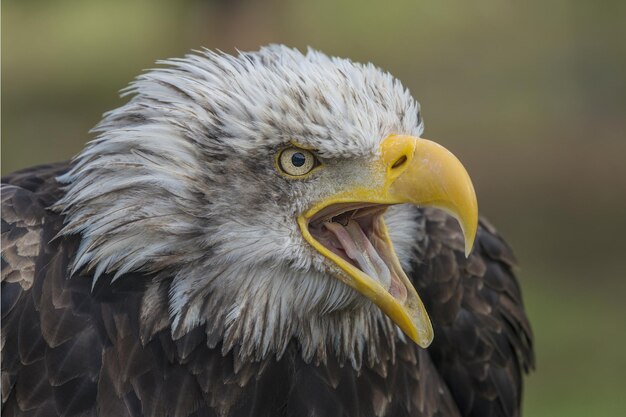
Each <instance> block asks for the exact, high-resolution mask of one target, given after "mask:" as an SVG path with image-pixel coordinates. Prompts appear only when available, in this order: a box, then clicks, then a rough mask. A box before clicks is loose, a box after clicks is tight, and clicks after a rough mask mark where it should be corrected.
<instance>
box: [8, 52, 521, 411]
mask: <svg viewBox="0 0 626 417" xmlns="http://www.w3.org/2000/svg"><path fill="white" fill-rule="evenodd" d="M160 64H164V65H161V66H160V68H159V69H154V70H151V71H147V72H145V73H144V74H143V75H141V76H139V77H138V78H137V79H136V80H135V81H134V82H133V83H132V84H131V85H130V86H129V87H128V88H127V89H126V90H124V93H123V95H125V96H130V97H131V98H130V100H129V101H128V102H127V103H126V104H124V105H123V106H121V107H119V108H117V109H115V110H113V111H111V112H108V113H106V114H105V115H104V117H103V120H102V121H101V122H100V123H99V124H98V126H97V127H96V128H95V129H94V130H95V132H96V133H97V137H96V138H95V140H93V141H92V142H90V143H89V144H88V145H87V147H86V148H85V149H84V150H83V151H82V152H81V153H80V154H79V155H78V156H77V157H76V158H74V159H73V160H72V161H71V162H67V163H60V164H54V165H46V166H39V167H35V168H30V169H26V170H23V171H19V172H16V173H13V174H10V175H8V176H6V177H5V178H3V180H2V404H3V411H2V415H3V416H13V415H20V416H22V415H24V416H107V417H108V416H160V417H165V416H172V417H186V416H219V417H227V416H298V417H300V416H310V417H316V416H330V417H332V416H337V417H339V416H344V417H352V416H378V417H380V416H481V417H485V416H518V415H520V402H521V393H522V375H523V373H524V372H525V371H528V369H529V368H530V367H532V364H533V351H532V335H531V329H530V326H529V323H528V320H527V318H526V315H525V313H524V310H523V306H522V299H521V295H520V288H519V285H518V282H517V280H516V278H515V276H514V274H513V272H512V270H513V267H514V264H515V260H514V257H513V255H512V253H511V250H510V249H509V247H508V246H507V244H506V243H505V242H504V241H503V240H502V239H501V238H500V237H499V235H498V234H497V233H496V231H495V230H494V229H493V228H492V227H491V226H490V225H489V224H488V223H486V222H485V221H483V220H479V219H478V209H477V203H476V197H475V193H474V189H473V186H472V183H471V181H470V178H469V176H468V174H467V172H466V170H465V169H464V168H463V166H462V165H461V163H460V162H459V161H458V160H457V159H456V157H454V156H453V155H452V154H451V153H450V152H448V151H447V150H446V149H445V148H443V147H442V146H440V145H438V144H436V143H435V142H432V141H429V140H426V139H422V138H421V135H422V131H423V123H422V117H421V115H420V108H419V104H418V103H417V102H416V101H415V100H414V99H413V98H412V97H411V95H410V93H409V92H408V90H407V89H405V88H404V87H403V86H402V84H401V83H400V82H399V81H398V80H397V79H395V78H393V77H392V76H391V75H389V74H388V73H385V72H383V71H381V70H380V69H378V68H377V67H375V66H373V65H371V64H367V65H362V64H358V63H354V62H352V61H349V60H346V59H340V58H332V57H328V56H326V55H324V54H322V53H320V52H317V51H315V50H309V51H308V52H307V53H306V54H303V53H301V52H299V51H297V50H293V49H289V48H287V47H284V46H278V45H273V46H269V47H265V48H262V49H261V50H259V51H256V52H246V53H240V54H239V55H238V56H229V55H226V54H223V53H214V52H211V51H208V50H203V51H198V52H194V53H191V54H189V55H187V56H185V57H184V58H181V59H172V60H168V61H163V62H160Z"/></svg>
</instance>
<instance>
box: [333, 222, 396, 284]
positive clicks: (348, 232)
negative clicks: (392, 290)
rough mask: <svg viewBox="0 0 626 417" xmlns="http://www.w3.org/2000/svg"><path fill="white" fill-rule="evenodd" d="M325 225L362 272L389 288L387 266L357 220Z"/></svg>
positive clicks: (389, 277) (389, 273) (389, 281)
mask: <svg viewBox="0 0 626 417" xmlns="http://www.w3.org/2000/svg"><path fill="white" fill-rule="evenodd" d="M325 226H326V228H327V229H328V230H330V231H331V232H332V233H333V234H334V235H335V237H336V238H337V240H339V243H340V244H341V246H342V247H343V250H345V251H346V254H347V255H348V257H349V258H350V259H352V260H353V261H354V262H356V264H357V265H358V267H359V268H360V269H361V270H362V271H363V272H365V273H366V274H367V275H369V276H370V277H372V278H374V279H376V280H378V282H380V284H381V285H382V286H383V288H385V289H389V286H390V285H391V272H390V271H389V267H388V266H387V264H386V263H385V261H384V260H383V259H382V258H381V257H380V255H379V253H378V251H377V250H376V248H374V246H373V245H372V242H370V240H369V239H368V238H367V236H366V235H365V232H363V229H362V228H361V225H360V224H359V223H358V222H357V221H355V220H350V221H348V224H347V225H346V226H343V225H342V224H340V223H337V222H328V223H326V224H325Z"/></svg>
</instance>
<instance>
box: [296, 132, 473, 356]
mask: <svg viewBox="0 0 626 417" xmlns="http://www.w3.org/2000/svg"><path fill="white" fill-rule="evenodd" d="M380 148H381V149H380V150H381V152H380V154H381V156H380V158H378V159H377V160H376V161H375V162H374V163H373V165H372V166H371V167H370V168H371V169H370V170H369V173H368V174H366V175H368V176H369V177H370V178H371V181H369V183H371V184H375V185H373V186H363V185H356V186H354V187H350V188H349V189H346V190H344V191H342V192H340V193H338V194H335V195H332V196H330V197H328V198H326V199H324V200H323V201H320V202H318V203H317V204H315V205H314V206H313V207H312V208H311V209H309V210H308V211H307V212H305V213H304V214H303V215H301V216H299V217H298V224H299V225H300V229H301V232H302V235H303V236H304V238H305V239H306V240H307V241H308V242H309V243H310V244H311V245H312V246H313V247H314V248H315V249H317V250H318V251H319V252H320V253H321V254H322V255H324V256H325V257H326V258H327V259H328V260H330V261H331V262H332V264H333V265H336V266H338V267H339V268H338V269H337V268H334V269H335V270H336V271H337V274H336V275H337V278H339V279H341V280H342V281H343V282H344V283H346V284H347V285H349V286H350V287H352V288H354V289H355V290H356V291H358V292H359V293H361V294H363V295H364V296H365V297H367V298H369V299H370V300H371V301H372V302H373V303H375V304H376V305H377V306H378V307H379V308H380V309H381V310H382V311H383V312H384V313H385V314H386V315H387V316H388V317H389V318H391V319H392V320H393V321H394V322H395V323H396V324H397V325H398V326H399V327H400V328H401V329H402V330H403V331H404V333H405V334H406V335H407V336H408V337H410V338H411V339H412V340H413V341H415V343H417V344H418V345H420V346H422V347H427V346H428V345H430V343H431V342H432V339H433V330H432V325H431V323H430V319H429V318H428V314H427V313H426V309H425V308H424V305H423V303H422V301H421V300H420V298H419V296H418V294H417V291H416V290H415V288H414V287H413V285H412V284H411V282H410V280H409V278H408V277H407V276H406V274H405V273H404V271H403V270H402V268H401V267H400V261H399V260H398V257H397V255H396V254H395V251H394V249H393V245H392V243H391V240H390V239H389V235H388V234H387V230H386V227H385V225H384V223H383V221H382V217H381V218H380V220H379V222H378V225H377V231H378V234H379V235H378V238H379V239H380V240H381V241H382V243H381V245H382V246H381V247H382V249H380V250H381V251H382V252H384V253H383V255H385V257H386V259H387V261H386V262H387V264H388V266H389V269H390V270H391V272H392V273H393V274H395V276H396V277H397V279H399V281H401V282H402V284H403V285H404V286H405V287H406V294H403V297H394V296H393V295H392V294H391V293H390V292H389V291H388V289H385V288H384V287H383V286H382V285H381V283H380V282H379V281H378V280H376V279H374V278H373V277H371V276H369V275H367V274H366V273H365V272H363V271H362V270H360V269H359V268H357V267H355V266H354V265H353V264H351V263H350V262H348V261H346V260H345V259H343V258H342V257H341V256H338V255H337V254H336V253H334V252H333V251H331V250H329V249H328V248H327V247H325V246H324V245H323V244H321V243H320V242H318V241H317V240H316V239H315V238H314V237H313V236H312V234H311V233H310V230H309V222H310V221H311V219H312V218H313V217H314V216H315V215H316V213H319V212H320V211H321V210H323V209H326V208H328V207H329V206H331V205H336V204H346V203H348V204H350V203H359V204H361V203H372V204H383V205H390V204H401V203H410V204H414V205H417V206H432V207H437V208H441V209H443V210H445V211H446V212H448V213H450V214H451V215H452V216H454V217H455V218H456V219H457V220H458V222H459V223H460V225H461V228H462V230H463V235H464V237H465V255H466V256H468V255H469V253H470V251H471V249H472V245H473V242H474V237H475V235H476V229H477V227H478V205H477V202H476V194H475V192H474V187H473V186H472V182H471V180H470V177H469V175H468V173H467V171H466V170H465V168H464V167H463V165H462V164H461V163H460V162H459V160H458V159H457V158H456V157H455V156H454V155H453V154H452V153H450V152H449V151H448V150H447V149H445V148H444V147H442V146H440V145H438V144H436V143H435V142H431V141H429V140H426V139H420V138H416V137H412V136H402V135H392V136H389V137H387V138H386V139H384V140H383V141H382V142H381V145H380ZM364 175H365V174H364ZM404 295H406V296H404Z"/></svg>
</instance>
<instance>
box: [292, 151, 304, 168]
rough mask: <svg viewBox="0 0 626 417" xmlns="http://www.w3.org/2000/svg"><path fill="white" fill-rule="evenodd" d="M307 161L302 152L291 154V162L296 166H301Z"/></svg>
mask: <svg viewBox="0 0 626 417" xmlns="http://www.w3.org/2000/svg"><path fill="white" fill-rule="evenodd" d="M305 162H306V158H305V157H304V155H302V154H301V153H300V152H296V153H294V154H293V155H291V163H292V164H293V166H295V167H301V166H302V165H304V163H305Z"/></svg>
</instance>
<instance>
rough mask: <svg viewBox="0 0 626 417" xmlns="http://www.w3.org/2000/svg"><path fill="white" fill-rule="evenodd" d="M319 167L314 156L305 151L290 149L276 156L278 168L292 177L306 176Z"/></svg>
mask: <svg viewBox="0 0 626 417" xmlns="http://www.w3.org/2000/svg"><path fill="white" fill-rule="evenodd" d="M319 165H320V162H319V161H318V159H317V158H316V157H315V154H313V152H311V151H307V150H306V149H300V148H296V147H290V148H286V149H283V150H282V151H281V152H280V153H279V155H278V167H279V168H280V170H281V171H282V172H283V173H285V174H287V175H290V176H292V177H301V176H303V175H306V174H308V173H309V172H311V171H312V170H313V168H315V167H317V166H319Z"/></svg>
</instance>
